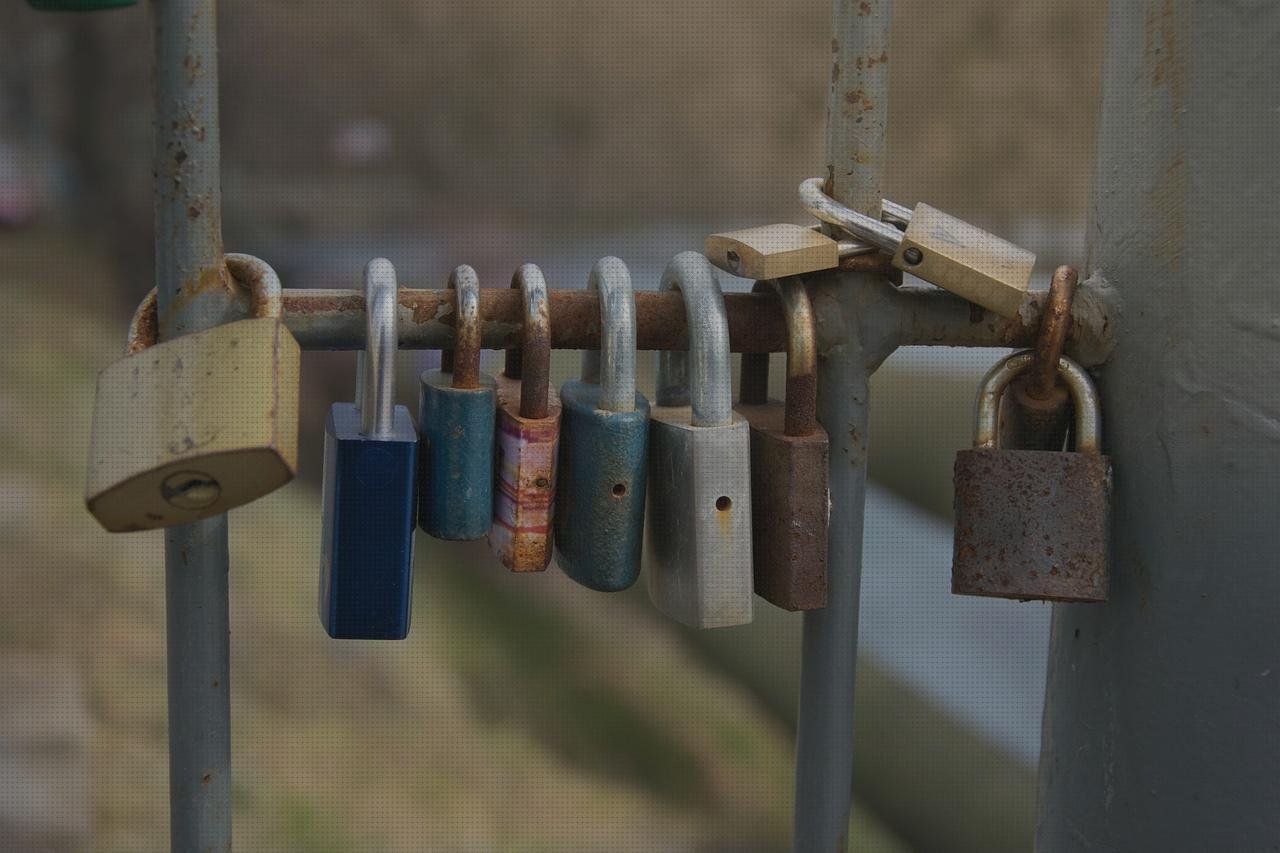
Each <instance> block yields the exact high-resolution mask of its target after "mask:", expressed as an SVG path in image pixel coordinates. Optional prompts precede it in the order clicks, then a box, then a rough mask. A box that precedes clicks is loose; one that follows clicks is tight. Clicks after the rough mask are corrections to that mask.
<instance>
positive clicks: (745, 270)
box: [703, 222, 876, 281]
mask: <svg viewBox="0 0 1280 853" xmlns="http://www.w3.org/2000/svg"><path fill="white" fill-rule="evenodd" d="M703 249H704V251H705V252H706V255H707V260H709V261H711V263H713V264H715V265H716V266H718V267H719V268H720V269H722V270H724V271H725V272H727V273H732V274H733V275H736V276H741V277H742V278H754V279H757V280H760V281H767V280H771V279H776V278H786V277H788V276H793V275H804V274H806V273H811V272H821V271H822V270H829V269H835V267H836V266H837V265H839V264H840V262H841V261H843V260H845V259H846V258H853V257H856V256H858V255H866V254H870V253H872V252H874V251H876V247H875V246H872V245H871V244H870V243H859V242H857V241H855V240H839V241H836V240H833V239H831V238H830V237H828V236H827V235H826V234H823V233H822V232H821V231H819V230H818V226H816V225H815V226H811V227H808V228H806V227H804V226H803V225H793V224H791V223H789V222H784V223H781V224H778V225H761V226H758V227H756V228H744V229H742V230H741V231H723V232H720V233H718V234H712V235H710V236H709V237H707V239H706V241H705V242H704V244H703Z"/></svg>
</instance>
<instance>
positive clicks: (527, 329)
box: [504, 264, 551, 419]
mask: <svg viewBox="0 0 1280 853" xmlns="http://www.w3.org/2000/svg"><path fill="white" fill-rule="evenodd" d="M511 286H512V287H513V288H519V289H520V301H521V303H522V305H523V306H524V321H523V323H521V327H520V348H519V349H518V350H516V351H515V353H514V361H515V369H516V371H517V372H516V373H515V374H512V373H511V372H510V368H511V367H512V361H513V353H512V351H511V350H507V367H508V370H506V371H504V373H505V374H506V375H507V376H510V377H512V378H515V377H516V376H519V378H520V417H522V418H530V419H539V418H545V417H546V416H547V412H548V411H549V410H550V394H551V385H550V383H551V300H550V298H549V297H548V296H547V280H546V279H545V278H543V276H542V270H540V269H538V267H537V266H536V265H534V264H521V265H520V268H519V269H517V270H516V272H515V275H513V276H512V277H511Z"/></svg>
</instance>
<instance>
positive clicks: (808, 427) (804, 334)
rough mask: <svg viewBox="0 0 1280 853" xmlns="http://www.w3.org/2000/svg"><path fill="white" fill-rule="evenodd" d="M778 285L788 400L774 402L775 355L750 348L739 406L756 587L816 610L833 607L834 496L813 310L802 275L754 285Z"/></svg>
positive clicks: (788, 605) (784, 602) (772, 598)
mask: <svg viewBox="0 0 1280 853" xmlns="http://www.w3.org/2000/svg"><path fill="white" fill-rule="evenodd" d="M775 288H776V289H777V291H778V293H779V295H780V296H781V300H782V307H783V313H784V315H785V316H786V319H787V341H788V344H787V347H788V348H787V393H786V402H785V404H784V403H781V402H778V401H774V400H770V399H769V395H768V384H769V354H768V353H748V354H746V355H744V356H743V357H742V393H741V397H740V402H739V404H738V407H737V409H738V412H739V413H740V414H741V415H742V416H743V417H745V418H746V419H747V423H748V424H750V427H751V517H752V525H751V531H752V556H753V559H754V567H755V568H754V574H755V591H756V594H757V595H759V596H760V597H762V598H764V599H765V600H766V601H768V602H770V603H771V604H774V605H777V606H778V607H782V608H784V609H786V610H814V609H818V608H822V607H826V606H827V523H828V517H829V515H830V496H829V492H828V489H827V476H828V471H827V456H828V445H829V442H828V440H827V433H826V430H824V429H823V428H822V426H821V425H820V424H818V420H817V386H818V383H817V366H818V364H817V362H818V351H817V344H816V342H815V340H814V329H813V308H812V306H811V305H810V302H809V294H808V292H807V291H806V290H805V286H804V282H803V281H802V280H801V279H799V278H788V279H783V280H781V281H778V282H764V281H762V282H757V284H756V288H755V289H756V290H757V291H759V290H772V289H775Z"/></svg>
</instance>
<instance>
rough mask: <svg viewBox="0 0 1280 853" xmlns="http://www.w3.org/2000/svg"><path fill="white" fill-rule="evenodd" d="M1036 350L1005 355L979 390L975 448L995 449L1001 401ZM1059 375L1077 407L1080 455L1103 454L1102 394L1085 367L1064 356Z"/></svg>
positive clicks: (1060, 358)
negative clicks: (1101, 442)
mask: <svg viewBox="0 0 1280 853" xmlns="http://www.w3.org/2000/svg"><path fill="white" fill-rule="evenodd" d="M1035 358H1036V356H1035V352H1034V351H1033V350H1021V351H1019V352H1015V353H1012V354H1011V355H1008V356H1005V357H1004V358H1002V359H1001V360H1000V361H998V362H996V365H995V366H994V367H992V368H991V370H989V371H987V375H986V376H984V377H983V378H982V385H981V386H979V391H978V406H977V413H976V416H975V423H974V438H973V446H974V447H975V448H987V449H994V448H995V447H996V440H997V434H998V425H999V413H1000V398H1001V397H1002V396H1003V395H1004V391H1005V389H1006V388H1008V387H1009V383H1010V382H1012V381H1013V380H1014V378H1015V377H1017V376H1018V375H1019V374H1020V373H1022V372H1024V371H1026V370H1028V369H1030V368H1031V365H1032V364H1033V363H1034V362H1035ZM1058 375H1059V376H1061V377H1062V380H1063V382H1064V383H1066V386H1067V389H1068V390H1069V391H1070V392H1071V398H1072V401H1073V402H1074V403H1075V407H1076V435H1075V452H1076V453H1100V452H1101V451H1102V448H1101V444H1100V436H1101V435H1102V414H1101V411H1100V410H1099V407H1098V391H1097V389H1096V388H1095V387H1094V385H1093V380H1092V379H1090V378H1089V374H1088V373H1087V372H1086V371H1085V369H1084V368H1083V367H1081V366H1080V365H1078V364H1076V363H1075V362H1074V361H1072V360H1071V359H1069V358H1067V357H1066V356H1065V355H1064V356H1059V358H1058Z"/></svg>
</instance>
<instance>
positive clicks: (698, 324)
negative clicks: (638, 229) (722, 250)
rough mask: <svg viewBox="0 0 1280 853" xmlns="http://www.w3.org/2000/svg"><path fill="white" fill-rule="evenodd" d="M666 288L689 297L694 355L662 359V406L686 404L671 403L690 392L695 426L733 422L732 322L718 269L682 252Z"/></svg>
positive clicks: (664, 281) (665, 276)
mask: <svg viewBox="0 0 1280 853" xmlns="http://www.w3.org/2000/svg"><path fill="white" fill-rule="evenodd" d="M661 289H662V290H678V291H680V293H681V295H682V296H683V297H684V310H685V316H686V318H687V320H688V327H689V350H688V352H687V353H685V352H661V353H659V354H658V395H659V397H658V404H659V405H663V406H670V405H680V403H675V402H667V401H669V400H675V399H679V398H680V396H681V392H682V391H683V390H684V389H685V388H687V389H688V390H687V394H688V400H689V403H690V405H691V406H692V408H693V414H692V423H693V425H694V426H703V427H705V426H722V425H724V424H728V423H732V422H733V371H732V369H731V367H730V362H729V322H728V320H727V319H726V316H725V310H724V295H723V294H722V293H721V292H720V279H719V277H718V276H717V275H716V270H715V267H713V266H712V265H711V262H710V261H708V260H707V259H706V258H705V257H703V256H702V255H700V254H698V253H697V252H681V253H680V254H679V255H676V256H675V258H674V259H673V260H672V261H671V263H670V264H668V265H667V269H666V271H665V272H663V274H662V288H661ZM686 379H687V381H686Z"/></svg>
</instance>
